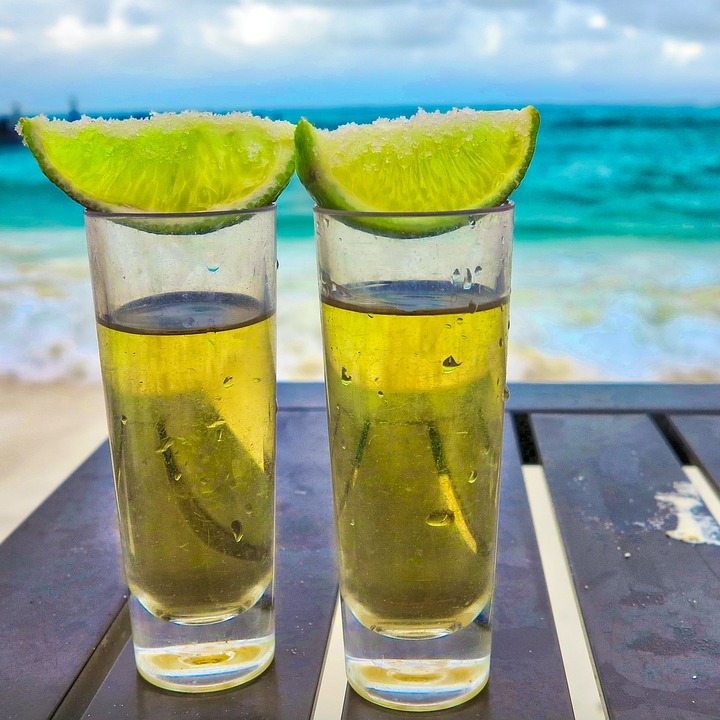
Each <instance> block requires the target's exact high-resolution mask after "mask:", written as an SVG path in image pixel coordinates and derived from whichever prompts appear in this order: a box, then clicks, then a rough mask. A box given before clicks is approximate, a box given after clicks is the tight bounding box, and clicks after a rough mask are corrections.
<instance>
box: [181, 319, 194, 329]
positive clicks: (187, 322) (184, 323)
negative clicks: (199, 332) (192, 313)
mask: <svg viewBox="0 0 720 720" xmlns="http://www.w3.org/2000/svg"><path fill="white" fill-rule="evenodd" d="M193 325H195V318H193V317H187V318H185V319H184V320H183V321H182V326H183V327H184V328H191V327H192V326H193Z"/></svg>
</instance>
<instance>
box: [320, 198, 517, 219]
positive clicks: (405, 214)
mask: <svg viewBox="0 0 720 720" xmlns="http://www.w3.org/2000/svg"><path fill="white" fill-rule="evenodd" d="M514 209H515V203H514V202H513V201H512V200H505V202H504V203H502V204H501V205H493V206H492V207H485V208H469V209H468V210H417V211H409V210H333V209H332V208H324V207H320V205H316V206H315V207H314V208H313V212H314V213H315V214H316V215H329V216H330V217H338V218H347V217H369V218H424V217H427V218H430V217H458V216H463V215H490V214H492V213H503V212H509V211H511V210H514Z"/></svg>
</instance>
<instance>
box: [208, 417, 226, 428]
mask: <svg viewBox="0 0 720 720" xmlns="http://www.w3.org/2000/svg"><path fill="white" fill-rule="evenodd" d="M224 424H225V421H224V420H223V419H222V418H218V419H217V420H215V422H211V423H210V424H209V425H206V426H205V427H206V428H207V429H208V430H212V429H214V428H219V427H222V426H223V425H224Z"/></svg>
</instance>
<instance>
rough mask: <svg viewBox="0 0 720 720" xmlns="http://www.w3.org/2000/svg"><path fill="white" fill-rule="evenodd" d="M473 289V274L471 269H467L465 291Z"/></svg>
mask: <svg viewBox="0 0 720 720" xmlns="http://www.w3.org/2000/svg"><path fill="white" fill-rule="evenodd" d="M470 288H472V273H471V272H470V268H465V282H464V283H463V290H470Z"/></svg>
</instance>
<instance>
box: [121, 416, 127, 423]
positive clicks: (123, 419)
mask: <svg viewBox="0 0 720 720" xmlns="http://www.w3.org/2000/svg"><path fill="white" fill-rule="evenodd" d="M120 424H121V425H127V417H125V415H121V416H120Z"/></svg>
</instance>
